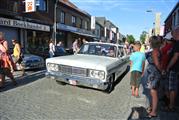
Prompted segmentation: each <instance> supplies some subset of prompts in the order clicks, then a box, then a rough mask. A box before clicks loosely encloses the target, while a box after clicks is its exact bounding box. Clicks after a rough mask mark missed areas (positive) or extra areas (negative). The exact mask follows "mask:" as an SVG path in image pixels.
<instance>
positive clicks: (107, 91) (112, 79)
mask: <svg viewBox="0 0 179 120" xmlns="http://www.w3.org/2000/svg"><path fill="white" fill-rule="evenodd" d="M113 90H114V75H111V77H110V78H109V83H108V87H107V89H106V90H105V92H106V93H111V92H112V91H113Z"/></svg>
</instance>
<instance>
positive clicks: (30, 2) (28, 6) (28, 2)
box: [25, 0, 36, 12]
mask: <svg viewBox="0 0 179 120" xmlns="http://www.w3.org/2000/svg"><path fill="white" fill-rule="evenodd" d="M35 11H36V0H25V12H35Z"/></svg>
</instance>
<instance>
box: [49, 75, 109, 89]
mask: <svg viewBox="0 0 179 120" xmlns="http://www.w3.org/2000/svg"><path fill="white" fill-rule="evenodd" d="M46 76H47V77H50V78H51V79H54V80H57V81H60V82H64V83H68V84H71V83H70V80H72V81H75V82H76V85H77V86H85V87H90V88H95V89H99V90H106V89H107V87H108V82H103V81H101V80H98V79H92V78H88V77H81V76H74V75H67V74H63V73H54V72H46Z"/></svg>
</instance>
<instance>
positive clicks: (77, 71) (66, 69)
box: [59, 65, 87, 77]
mask: <svg viewBox="0 0 179 120" xmlns="http://www.w3.org/2000/svg"><path fill="white" fill-rule="evenodd" d="M59 71H60V72H61V73H64V74H69V75H79V76H83V77H86V76H87V69H85V68H78V67H72V66H66V65H60V66H59Z"/></svg>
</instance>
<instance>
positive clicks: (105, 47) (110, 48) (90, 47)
mask: <svg viewBox="0 0 179 120" xmlns="http://www.w3.org/2000/svg"><path fill="white" fill-rule="evenodd" d="M116 50H117V48H116V46H114V45H110V44H90V43H89V44H84V45H83V46H82V47H81V49H80V51H79V53H78V54H89V55H98V56H106V57H116Z"/></svg>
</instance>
